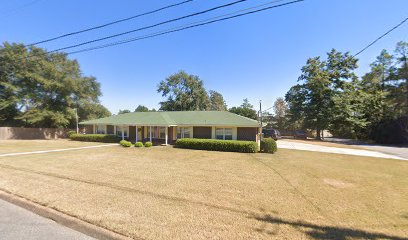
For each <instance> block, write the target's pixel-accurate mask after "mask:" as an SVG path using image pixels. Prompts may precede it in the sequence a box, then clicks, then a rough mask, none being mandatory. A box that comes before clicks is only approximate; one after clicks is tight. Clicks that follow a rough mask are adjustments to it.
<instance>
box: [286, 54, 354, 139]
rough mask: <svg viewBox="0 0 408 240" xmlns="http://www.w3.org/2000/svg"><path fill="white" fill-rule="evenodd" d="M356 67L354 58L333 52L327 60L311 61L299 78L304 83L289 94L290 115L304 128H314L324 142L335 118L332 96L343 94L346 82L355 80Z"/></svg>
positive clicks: (294, 87)
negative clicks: (297, 119) (298, 120)
mask: <svg viewBox="0 0 408 240" xmlns="http://www.w3.org/2000/svg"><path fill="white" fill-rule="evenodd" d="M355 68H357V60H356V59H355V58H353V57H352V56H350V54H349V53H345V54H343V53H341V52H338V51H336V50H335V49H333V50H332V51H330V52H329V53H327V60H321V59H320V57H315V58H310V59H308V60H307V63H306V65H305V66H304V67H302V74H301V76H300V77H299V79H298V81H299V82H301V83H300V84H297V85H295V86H293V87H292V88H291V89H290V90H289V91H288V93H287V94H286V96H285V99H286V101H287V102H288V103H289V108H290V111H291V116H292V117H296V118H302V119H303V123H304V127H306V128H310V129H315V130H316V138H317V139H321V133H322V131H323V130H324V129H327V128H328V127H329V126H330V123H331V121H332V119H333V118H332V117H333V114H332V111H333V108H334V104H335V103H334V101H333V97H334V96H336V95H337V94H341V91H342V89H343V88H344V86H345V82H346V81H347V80H350V79H354V78H356V77H355V75H354V73H353V70H354V69H355Z"/></svg>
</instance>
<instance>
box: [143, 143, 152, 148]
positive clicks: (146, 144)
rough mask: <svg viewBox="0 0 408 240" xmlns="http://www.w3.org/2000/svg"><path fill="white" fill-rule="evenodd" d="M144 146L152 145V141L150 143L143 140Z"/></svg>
mask: <svg viewBox="0 0 408 240" xmlns="http://www.w3.org/2000/svg"><path fill="white" fill-rule="evenodd" d="M144 146H145V147H151V146H153V143H151V142H145V144H144Z"/></svg>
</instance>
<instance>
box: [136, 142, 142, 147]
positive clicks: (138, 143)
mask: <svg viewBox="0 0 408 240" xmlns="http://www.w3.org/2000/svg"><path fill="white" fill-rule="evenodd" d="M135 147H143V143H142V142H136V143H135Z"/></svg>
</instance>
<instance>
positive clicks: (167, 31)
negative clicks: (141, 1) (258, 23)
mask: <svg viewBox="0 0 408 240" xmlns="http://www.w3.org/2000/svg"><path fill="white" fill-rule="evenodd" d="M280 1H283V0H275V1H272V2H269V3H266V4H262V5H259V6H264V5H268V4H272V3H274V2H280ZM303 1H304V0H296V1H291V2H287V3H284V4H279V5H274V6H270V7H265V8H261V9H258V10H253V11H249V12H245V13H241V14H236V15H233V14H234V13H237V12H243V11H245V10H248V9H254V8H258V7H259V6H257V7H251V8H247V9H244V10H239V11H236V12H234V13H230V14H224V15H221V16H218V17H214V18H211V19H215V20H210V21H208V20H209V19H207V20H202V21H198V22H199V23H197V24H194V23H191V24H187V26H185V25H184V26H185V27H176V28H173V29H170V30H165V31H161V32H156V33H153V34H149V35H144V36H140V37H136V38H131V39H125V40H121V41H117V42H113V43H109V44H104V45H99V46H95V47H90V48H85V49H80V50H77V51H72V52H68V53H66V54H76V53H81V52H88V51H92V50H96V49H102V48H107V47H112V46H116V45H121V44H125V43H129V42H134V41H139V40H143V39H148V38H153V37H157V36H161V35H165V34H170V33H173V32H179V31H183V30H186V29H190V28H195V27H199V26H204V25H208V24H212V23H216V22H220V21H225V20H228V19H233V18H237V17H241V16H245V15H250V14H254V13H258V12H262V11H266V10H269V9H273V8H278V7H282V6H286V5H290V4H294V3H298V2H303ZM228 15H233V16H229V17H224V16H228ZM48 53H50V52H46V53H43V54H41V55H44V54H48ZM35 56H39V55H31V56H28V58H31V57H35Z"/></svg>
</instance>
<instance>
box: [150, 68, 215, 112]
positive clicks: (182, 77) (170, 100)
mask: <svg viewBox="0 0 408 240" xmlns="http://www.w3.org/2000/svg"><path fill="white" fill-rule="evenodd" d="M157 92H159V93H161V94H162V97H165V98H167V99H166V101H162V102H160V110H163V111H194V110H207V109H208V108H209V105H210V101H209V98H208V95H207V92H206V90H205V88H204V84H203V81H202V80H201V79H200V78H199V77H198V76H194V75H190V74H187V73H186V72H184V71H180V72H178V73H176V74H173V75H170V76H169V77H168V78H166V79H165V80H163V81H161V82H160V84H159V85H158V87H157Z"/></svg>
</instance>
